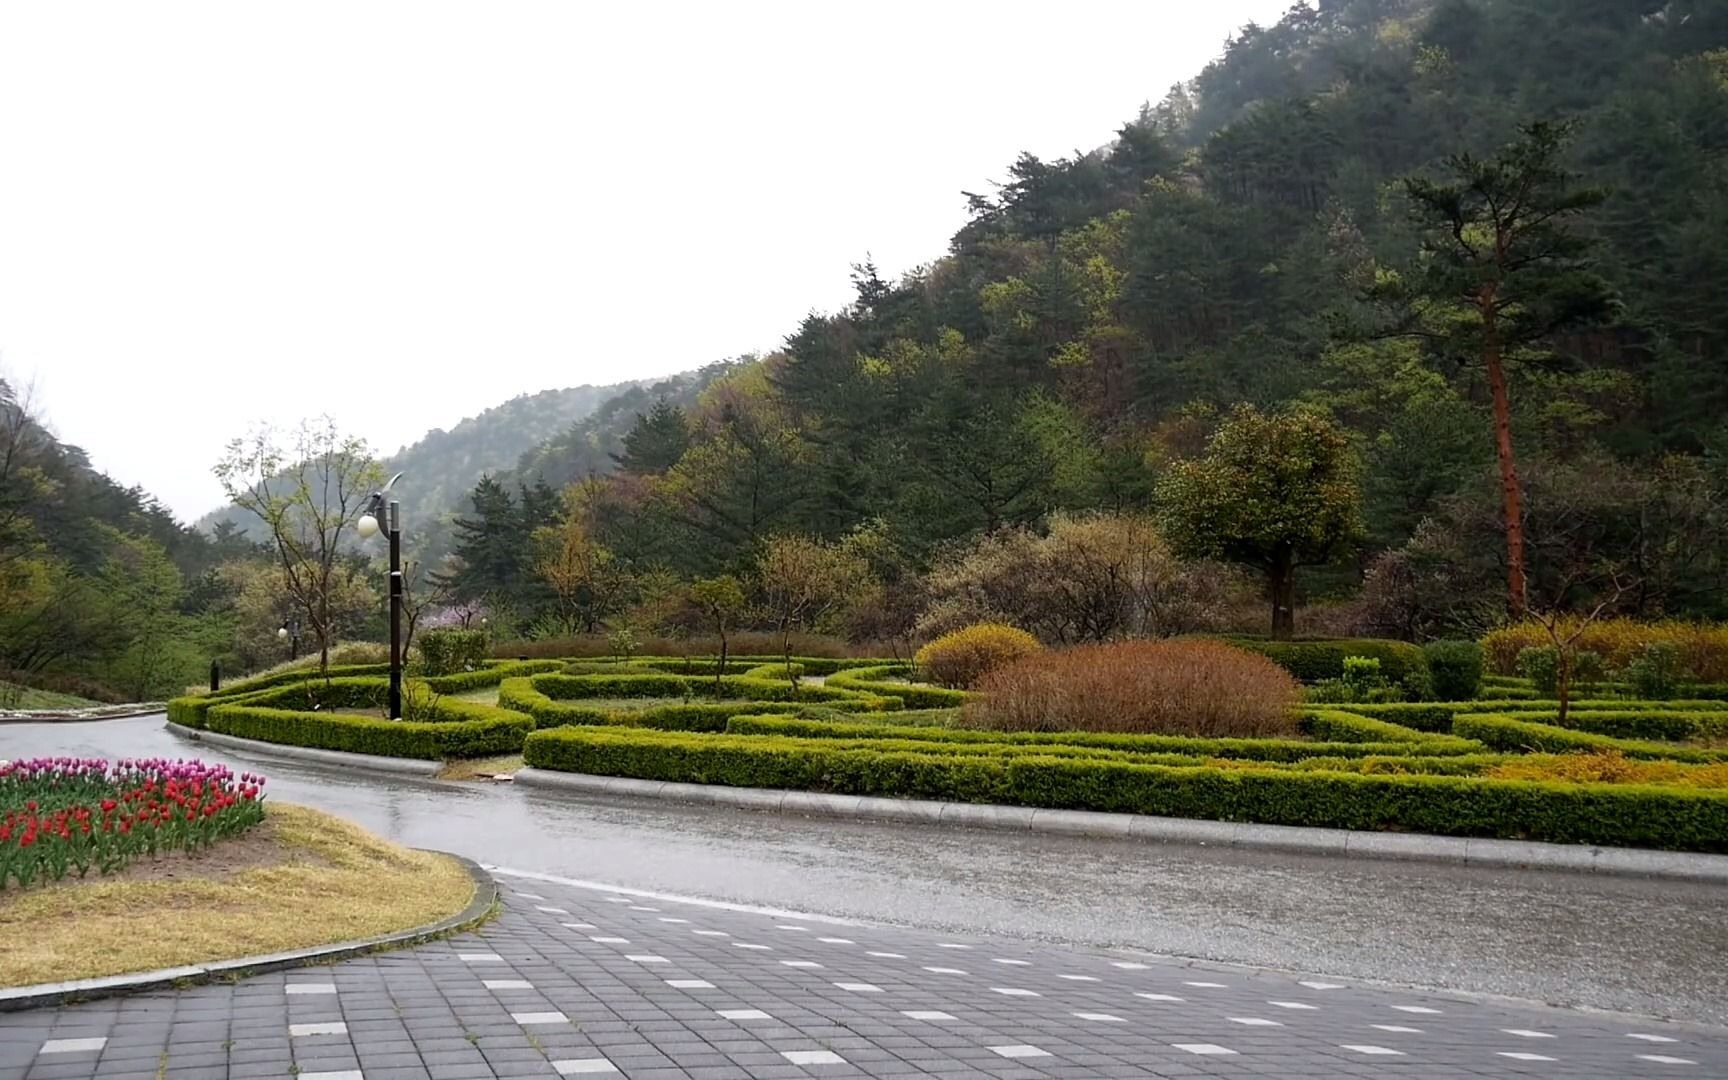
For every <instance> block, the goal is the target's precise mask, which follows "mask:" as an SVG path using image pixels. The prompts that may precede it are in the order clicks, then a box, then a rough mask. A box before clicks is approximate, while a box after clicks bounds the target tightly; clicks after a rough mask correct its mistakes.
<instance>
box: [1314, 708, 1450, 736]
mask: <svg viewBox="0 0 1728 1080" xmlns="http://www.w3.org/2000/svg"><path fill="white" fill-rule="evenodd" d="M1302 728H1303V730H1304V731H1306V732H1307V733H1308V734H1309V735H1312V736H1313V737H1314V738H1316V739H1322V740H1325V741H1329V742H1382V743H1398V742H1408V743H1418V742H1419V743H1436V742H1441V743H1443V742H1450V741H1451V736H1449V735H1425V734H1423V733H1422V732H1420V731H1417V730H1415V729H1414V728H1409V727H1404V726H1402V725H1400V724H1392V723H1388V722H1386V721H1385V720H1376V719H1374V718H1373V717H1369V716H1362V715H1359V714H1357V713H1355V712H1346V711H1344V710H1342V709H1315V710H1312V711H1310V712H1307V713H1305V714H1304V715H1303V717H1302Z"/></svg>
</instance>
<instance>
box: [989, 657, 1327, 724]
mask: <svg viewBox="0 0 1728 1080" xmlns="http://www.w3.org/2000/svg"><path fill="white" fill-rule="evenodd" d="M974 689H975V690H976V693H975V694H974V696H973V698H972V700H970V701H968V702H967V703H966V705H965V707H964V709H963V711H962V713H961V718H962V722H963V723H964V724H966V725H967V726H969V727H979V728H987V729H990V730H995V731H1110V732H1128V733H1137V734H1160V735H1198V736H1207V737H1240V738H1263V737H1268V736H1284V737H1288V736H1292V735H1294V734H1296V730H1297V720H1296V715H1295V712H1294V711H1293V710H1294V708H1295V706H1296V703H1297V701H1298V698H1299V696H1300V687H1299V685H1298V684H1297V682H1296V680H1295V679H1293V678H1291V676H1290V674H1289V673H1288V672H1286V671H1285V670H1284V669H1283V668H1281V667H1279V666H1278V665H1277V664H1274V663H1273V662H1272V661H1270V660H1267V659H1266V658H1265V657H1263V656H1258V655H1256V654H1254V653H1250V652H1246V651H1244V650H1242V649H1237V648H1233V647H1231V646H1229V645H1225V644H1224V643H1222V642H1218V641H1125V642H1119V643H1115V644H1108V645H1082V646H1080V647H1079V648H1075V649H1066V650H1063V651H1061V652H1047V653H1038V654H1034V655H1032V656H1028V657H1025V658H1024V659H1021V660H1019V661H1016V662H1015V663H1013V664H1010V665H1008V666H1007V667H1003V668H998V669H997V670H995V671H993V672H991V673H990V674H988V675H986V676H984V677H983V678H982V679H981V680H979V682H978V684H977V685H976V687H975V688H974Z"/></svg>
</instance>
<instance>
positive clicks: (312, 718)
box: [205, 701, 534, 761]
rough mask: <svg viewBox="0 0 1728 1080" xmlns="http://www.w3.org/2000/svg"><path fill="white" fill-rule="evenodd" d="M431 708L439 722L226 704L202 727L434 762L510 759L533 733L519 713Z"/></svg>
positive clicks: (470, 706) (472, 706)
mask: <svg viewBox="0 0 1728 1080" xmlns="http://www.w3.org/2000/svg"><path fill="white" fill-rule="evenodd" d="M455 706H460V707H461V708H460V709H456V708H454V707H455ZM434 708H435V709H437V710H439V711H440V715H439V718H438V719H437V720H436V721H434V722H425V721H413V720H384V719H381V718H378V717H372V716H351V715H348V714H344V713H326V712H304V711H299V710H294V709H276V708H270V707H267V706H262V705H253V704H249V703H240V704H231V703H225V704H218V705H216V706H214V707H213V708H211V709H210V710H209V712H208V713H207V714H206V716H205V727H206V728H207V729H208V730H210V731H214V732H217V733H218V734H222V735H234V736H237V737H239V738H242V739H257V740H259V741H260V742H270V743H280V744H283V745H287V746H305V747H312V748H315V749H319V750H344V751H347V752H349V753H354V754H380V755H383V756H386V757H405V758H424V759H429V760H434V761H436V760H443V759H446V758H469V757H487V756H490V755H495V754H511V753H515V752H516V751H517V750H520V749H521V748H522V742H523V739H524V738H525V737H526V736H527V734H528V732H529V731H531V730H533V727H534V721H533V720H532V719H531V718H530V717H527V716H524V715H523V714H521V713H517V712H511V711H508V710H505V709H499V708H495V707H493V706H490V705H480V704H477V703H475V702H467V701H462V702H439V703H437V705H436V706H434ZM445 710H449V711H447V712H446V711H445Z"/></svg>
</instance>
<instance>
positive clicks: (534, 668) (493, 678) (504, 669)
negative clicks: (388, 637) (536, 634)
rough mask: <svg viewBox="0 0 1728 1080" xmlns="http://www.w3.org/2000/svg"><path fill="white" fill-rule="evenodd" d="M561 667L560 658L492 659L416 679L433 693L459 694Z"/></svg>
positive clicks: (562, 664) (562, 662)
mask: <svg viewBox="0 0 1728 1080" xmlns="http://www.w3.org/2000/svg"><path fill="white" fill-rule="evenodd" d="M563 668H564V661H562V660H508V661H504V662H502V663H500V662H497V661H494V662H493V663H490V664H488V665H487V666H485V667H481V668H476V669H475V670H473V671H459V672H457V673H456V674H454V675H430V676H427V677H426V678H424V679H420V680H418V681H420V682H422V683H424V684H425V685H426V686H427V687H428V688H429V689H431V690H432V691H433V692H434V693H438V694H460V693H463V692H465V691H468V690H479V689H481V688H482V687H487V686H497V685H498V684H499V683H501V682H503V681H504V680H505V679H510V678H515V677H516V676H518V675H539V674H542V673H544V672H548V671H561V670H563Z"/></svg>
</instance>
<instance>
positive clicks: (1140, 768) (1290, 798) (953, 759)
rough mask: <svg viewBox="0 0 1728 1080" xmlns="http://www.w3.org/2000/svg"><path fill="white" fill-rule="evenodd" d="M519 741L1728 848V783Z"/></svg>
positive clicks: (910, 785)
mask: <svg viewBox="0 0 1728 1080" xmlns="http://www.w3.org/2000/svg"><path fill="white" fill-rule="evenodd" d="M524 755H525V757H526V759H527V761H528V764H530V765H532V766H534V767H536V768H542V769H558V770H563V771H569V772H582V773H591V774H598V775H606V776H627V777H635V778H638V779H647V780H662V781H678V782H690V783H718V784H730V785H735V786H745V787H767V788H782V789H794V790H810V791H829V792H836V793H841V794H849V795H875V796H901V797H914V798H929V799H943V800H953V801H960V802H980V803H1010V804H1018V805H1023V806H1040V807H1051V808H1060V809H1076V810H1099V811H1108V812H1127V813H1138V814H1151V815H1158V816H1166V817H1182V818H1204V819H1214V820H1224V821H1254V822H1263V823H1267V824H1281V825H1309V826H1319V827H1328V828H1345V829H1397V830H1417V831H1422V832H1429V833H1439V834H1447V835H1460V836H1493V837H1504V838H1517V839H1531V840H1546V841H1554V842H1560V843H1585V844H1609V845H1632V846H1641V847H1657V848H1674V849H1682V850H1695V851H1712V852H1720V851H1728V793H1723V792H1718V791H1706V790H1697V789H1689V788H1668V787H1651V786H1640V785H1611V784H1594V785H1586V784H1571V783H1542V782H1532V781H1508V780H1484V779H1477V778H1472V777H1458V776H1433V775H1373V774H1365V773H1343V772H1323V771H1317V770H1316V771H1310V770H1292V769H1267V768H1259V769H1257V768H1246V767H1244V768H1222V769H1221V768H1215V767H1194V766H1175V765H1157V764H1139V763H1130V762H1124V761H1117V760H1110V759H1093V758H1083V757H1054V756H1025V757H1006V756H1001V755H996V756H986V755H970V754H933V753H929V752H925V751H922V750H918V749H910V750H908V749H899V748H896V749H894V750H880V749H873V748H854V747H852V746H850V745H847V744H846V743H844V742H836V741H834V740H822V739H793V738H784V737H764V736H757V735H752V736H744V735H690V734H682V733H671V732H656V731H642V730H625V729H617V728H608V729H595V728H557V729H554V730H551V731H537V732H535V733H533V734H532V735H530V736H529V737H528V739H527V742H526V744H525V746H524Z"/></svg>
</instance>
